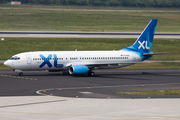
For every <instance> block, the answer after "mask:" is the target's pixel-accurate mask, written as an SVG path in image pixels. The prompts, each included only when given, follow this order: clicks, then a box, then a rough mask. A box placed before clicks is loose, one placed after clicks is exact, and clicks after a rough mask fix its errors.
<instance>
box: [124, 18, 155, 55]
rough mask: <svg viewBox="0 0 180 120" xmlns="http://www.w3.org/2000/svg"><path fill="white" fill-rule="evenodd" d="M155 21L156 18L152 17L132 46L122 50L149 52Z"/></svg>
mask: <svg viewBox="0 0 180 120" xmlns="http://www.w3.org/2000/svg"><path fill="white" fill-rule="evenodd" d="M157 21H158V20H157V19H152V20H151V21H150V22H149V24H148V25H147V26H146V28H145V29H144V31H143V32H142V33H141V35H140V36H139V38H138V39H137V40H136V42H135V43H134V44H133V45H132V46H130V47H128V48H125V49H123V50H128V51H136V52H140V53H142V54H143V53H150V52H151V46H152V43H153V38H154V33H155V30H156V25H157Z"/></svg>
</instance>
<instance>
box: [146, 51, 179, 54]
mask: <svg viewBox="0 0 180 120" xmlns="http://www.w3.org/2000/svg"><path fill="white" fill-rule="evenodd" d="M169 53H177V52H176V51H175V52H162V53H144V54H143V55H159V54H169Z"/></svg>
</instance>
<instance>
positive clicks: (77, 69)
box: [69, 65, 89, 75]
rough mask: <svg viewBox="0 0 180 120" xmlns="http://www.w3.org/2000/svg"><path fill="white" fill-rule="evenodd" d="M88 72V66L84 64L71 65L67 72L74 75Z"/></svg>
mask: <svg viewBox="0 0 180 120" xmlns="http://www.w3.org/2000/svg"><path fill="white" fill-rule="evenodd" d="M88 72H89V68H88V67H87V66H84V65H72V66H71V67H70V68H69V73H70V74H71V75H72V74H75V75H85V74H88Z"/></svg>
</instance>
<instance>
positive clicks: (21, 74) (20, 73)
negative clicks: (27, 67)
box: [15, 70, 23, 76]
mask: <svg viewBox="0 0 180 120" xmlns="http://www.w3.org/2000/svg"><path fill="white" fill-rule="evenodd" d="M15 72H18V73H19V76H23V72H22V70H15Z"/></svg>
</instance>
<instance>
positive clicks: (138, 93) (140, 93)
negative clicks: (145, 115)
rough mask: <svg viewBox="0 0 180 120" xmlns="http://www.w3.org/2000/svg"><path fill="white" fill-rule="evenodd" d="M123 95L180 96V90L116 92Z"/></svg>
mask: <svg viewBox="0 0 180 120" xmlns="http://www.w3.org/2000/svg"><path fill="white" fill-rule="evenodd" d="M116 93H117V94H121V95H180V89H174V90H161V91H158V90H151V91H136V92H116Z"/></svg>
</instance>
